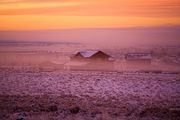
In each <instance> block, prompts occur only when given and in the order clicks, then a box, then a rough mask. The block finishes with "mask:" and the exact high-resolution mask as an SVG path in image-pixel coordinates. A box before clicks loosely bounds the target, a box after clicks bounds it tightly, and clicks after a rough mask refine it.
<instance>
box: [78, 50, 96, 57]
mask: <svg viewBox="0 0 180 120" xmlns="http://www.w3.org/2000/svg"><path fill="white" fill-rule="evenodd" d="M97 52H99V51H97V50H87V51H80V52H78V53H80V54H81V55H82V56H83V57H86V58H88V57H91V56H93V55H94V54H96V53H97Z"/></svg>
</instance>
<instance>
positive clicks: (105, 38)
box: [0, 26, 180, 47]
mask: <svg viewBox="0 0 180 120" xmlns="http://www.w3.org/2000/svg"><path fill="white" fill-rule="evenodd" d="M179 31H180V26H161V27H134V28H109V29H108V28H107V29H105V28H97V29H96V28H91V29H64V30H35V31H0V36H1V37H0V41H3V42H6V41H21V42H22V41H23V42H73V43H86V44H93V45H97V46H98V45H99V46H111V47H112V46H114V45H116V46H121V47H122V46H137V45H168V46H169V45H176V46H177V45H180V40H179V38H180V34H179Z"/></svg>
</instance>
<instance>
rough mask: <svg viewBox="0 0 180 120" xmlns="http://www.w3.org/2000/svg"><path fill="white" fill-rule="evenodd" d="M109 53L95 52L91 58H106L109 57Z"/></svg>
mask: <svg viewBox="0 0 180 120" xmlns="http://www.w3.org/2000/svg"><path fill="white" fill-rule="evenodd" d="M109 57H110V56H109V55H107V54H105V53H103V52H97V53H96V54H94V55H93V56H92V57H91V58H93V59H99V60H108V59H109Z"/></svg>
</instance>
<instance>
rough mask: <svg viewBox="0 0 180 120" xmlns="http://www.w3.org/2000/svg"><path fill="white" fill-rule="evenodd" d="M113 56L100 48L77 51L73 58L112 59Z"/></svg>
mask: <svg viewBox="0 0 180 120" xmlns="http://www.w3.org/2000/svg"><path fill="white" fill-rule="evenodd" d="M110 58H111V56H110V55H108V54H106V53H104V52H102V51H99V50H85V51H79V52H76V53H75V54H74V55H73V56H72V57H71V59H73V60H103V61H108V60H110Z"/></svg>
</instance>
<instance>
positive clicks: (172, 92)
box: [0, 68, 180, 120]
mask: <svg viewBox="0 0 180 120" xmlns="http://www.w3.org/2000/svg"><path fill="white" fill-rule="evenodd" d="M0 96H1V97H0V113H1V114H0V117H1V118H2V119H17V120H19V119H21V118H22V119H25V120H26V119H28V120H36V119H42V120H44V119H47V120H48V119H57V120H61V119H65V120H66V119H67V120H71V119H75V120H76V119H78V120H79V119H80V120H91V119H93V120H104V119H107V120H109V119H110V120H111V119H112V120H121V119H122V120H124V119H125V120H126V119H179V118H180V116H179V113H180V110H179V108H180V74H179V73H143V72H123V73H122V72H105V71H104V72H102V71H61V70H58V71H49V72H43V71H39V70H28V69H10V68H1V69H0Z"/></svg>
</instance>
